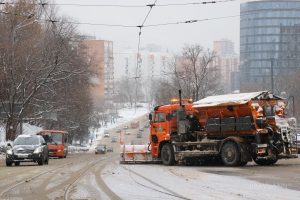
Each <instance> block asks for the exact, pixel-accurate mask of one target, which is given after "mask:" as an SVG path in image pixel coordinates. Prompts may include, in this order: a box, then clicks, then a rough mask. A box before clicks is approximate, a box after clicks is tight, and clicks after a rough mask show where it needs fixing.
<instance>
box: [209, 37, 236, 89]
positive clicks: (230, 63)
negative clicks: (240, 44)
mask: <svg viewBox="0 0 300 200" xmlns="http://www.w3.org/2000/svg"><path fill="white" fill-rule="evenodd" d="M213 50H214V52H215V54H216V59H215V60H214V62H213V65H214V66H216V69H218V70H219V74H220V75H221V76H220V81H221V85H222V87H223V90H224V93H231V92H233V91H235V90H238V89H239V85H238V84H237V83H236V81H235V79H236V76H237V74H238V72H239V57H238V55H237V54H236V53H235V51H234V43H233V42H232V41H230V40H227V39H222V40H219V41H214V44H213Z"/></svg>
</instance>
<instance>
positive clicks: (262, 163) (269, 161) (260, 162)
mask: <svg viewBox="0 0 300 200" xmlns="http://www.w3.org/2000/svg"><path fill="white" fill-rule="evenodd" d="M253 160H254V162H255V163H256V164H258V165H274V164H275V163H276V162H277V161H278V159H277V158H273V159H269V160H257V159H253Z"/></svg>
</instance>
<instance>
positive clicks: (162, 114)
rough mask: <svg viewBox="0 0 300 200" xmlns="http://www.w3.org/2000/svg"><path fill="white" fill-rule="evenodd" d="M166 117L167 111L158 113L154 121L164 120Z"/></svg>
mask: <svg viewBox="0 0 300 200" xmlns="http://www.w3.org/2000/svg"><path fill="white" fill-rule="evenodd" d="M165 119H166V115H165V113H160V112H159V113H156V114H155V119H154V122H164V121H165Z"/></svg>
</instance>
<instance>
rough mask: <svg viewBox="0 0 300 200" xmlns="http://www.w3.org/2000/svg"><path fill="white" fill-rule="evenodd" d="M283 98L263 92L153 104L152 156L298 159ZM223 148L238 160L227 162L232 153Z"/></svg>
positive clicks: (181, 159) (271, 161)
mask: <svg viewBox="0 0 300 200" xmlns="http://www.w3.org/2000/svg"><path fill="white" fill-rule="evenodd" d="M243 95H244V96H243ZM227 98H228V99H227ZM236 99H237V100H236ZM284 102H285V99H283V98H281V97H278V96H275V95H272V94H271V93H269V92H265V91H264V92H257V93H249V94H238V95H231V96H225V95H224V97H223V96H219V97H211V98H207V99H203V100H202V101H201V100H200V101H199V102H198V103H197V102H195V103H194V104H191V103H186V104H183V105H180V104H170V105H163V106H157V107H156V108H155V109H154V114H153V116H152V115H151V116H150V118H151V119H150V120H151V123H150V124H151V127H150V138H149V139H150V143H151V149H150V150H151V155H152V159H153V160H162V161H163V163H164V164H165V163H166V164H174V163H175V162H184V161H186V160H188V159H190V158H191V159H194V158H203V157H206V158H219V157H222V160H223V162H224V163H225V164H226V165H244V164H245V163H247V162H248V161H252V159H253V160H254V161H255V162H257V163H259V164H262V165H264V164H266V165H268V164H274V163H275V162H276V161H277V159H280V158H296V157H297V155H296V154H297V147H296V146H295V145H294V143H293V141H292V140H293V134H292V128H291V127H290V126H289V125H288V124H287V121H288V119H287V118H286V117H285V114H284V113H285V106H284V105H285V104H284ZM178 110H181V114H178V113H180V112H179V111H178ZM179 118H182V119H181V120H179ZM280 123H281V124H280ZM225 144H226V145H225ZM165 145H166V146H167V147H168V148H167V147H165V148H164V146H165ZM226 148H229V149H230V148H233V150H235V151H236V154H237V155H238V158H236V159H237V161H236V160H234V162H233V161H232V162H229V161H228V162H226V159H227V160H228V159H229V160H230V159H231V157H232V156H231V157H230V152H229V151H228V150H227V151H226ZM162 152H167V153H162ZM227 154H228V155H227ZM163 155H165V157H166V158H164V156H163ZM169 155H171V157H172V156H173V157H172V158H169V157H168V156H169ZM226 156H227V157H226ZM164 159H165V162H164ZM166 159H169V160H167V161H166ZM170 159H171V160H170ZM231 163H232V164H231Z"/></svg>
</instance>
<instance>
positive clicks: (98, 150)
mask: <svg viewBox="0 0 300 200" xmlns="http://www.w3.org/2000/svg"><path fill="white" fill-rule="evenodd" d="M98 153H100V154H105V153H106V145H98V146H97V147H96V148H95V154H98Z"/></svg>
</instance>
